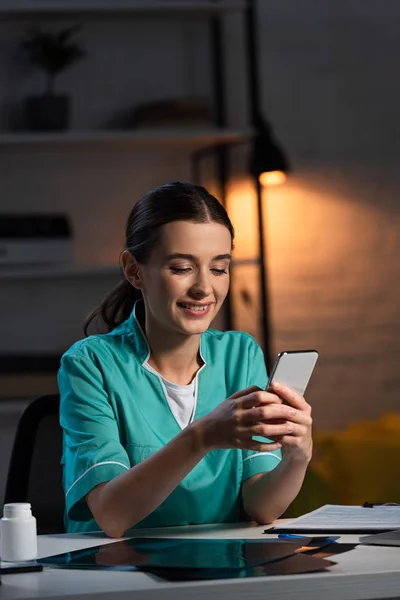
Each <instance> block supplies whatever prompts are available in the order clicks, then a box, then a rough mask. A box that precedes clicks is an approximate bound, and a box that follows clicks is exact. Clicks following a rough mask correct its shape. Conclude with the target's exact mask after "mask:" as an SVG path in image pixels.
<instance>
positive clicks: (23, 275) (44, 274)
mask: <svg viewBox="0 0 400 600" xmlns="http://www.w3.org/2000/svg"><path fill="white" fill-rule="evenodd" d="M118 273H119V266H118V265H75V264H53V265H45V266H42V265H32V266H30V267H29V266H25V267H23V268H22V267H21V268H19V267H4V266H0V281H7V280H14V281H15V280H18V281H20V280H21V279H35V280H41V279H79V278H81V277H85V278H87V277H99V276H101V277H104V276H108V275H118Z"/></svg>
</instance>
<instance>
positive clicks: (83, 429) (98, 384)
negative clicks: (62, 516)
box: [58, 355, 130, 521]
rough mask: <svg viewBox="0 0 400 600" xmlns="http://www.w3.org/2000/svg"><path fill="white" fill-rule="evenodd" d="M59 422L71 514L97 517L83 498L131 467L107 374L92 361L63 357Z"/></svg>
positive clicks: (79, 518)
mask: <svg viewBox="0 0 400 600" xmlns="http://www.w3.org/2000/svg"><path fill="white" fill-rule="evenodd" d="M58 386H59V390H60V395H61V403H60V423H61V426H62V428H63V432H64V443H63V459H62V463H63V467H64V475H63V484H64V491H65V503H66V511H67V515H68V517H69V518H70V519H72V520H74V521H88V520H90V519H92V518H93V515H92V513H91V512H90V509H89V507H88V506H87V504H86V501H85V495H86V494H87V493H88V492H90V490H92V489H93V488H94V487H95V486H96V485H98V484H99V483H103V482H105V481H109V480H110V479H113V478H114V477H116V476H117V475H119V474H120V473H122V472H124V471H126V470H127V469H129V468H130V462H129V458H128V455H127V453H126V451H125V449H124V447H123V446H122V444H121V441H120V436H119V428H118V423H117V420H116V416H115V413H114V410H113V408H112V406H111V404H110V401H109V398H108V395H107V392H106V390H105V386H104V383H103V375H102V373H101V371H100V369H99V368H98V367H97V365H96V364H95V362H94V360H92V359H91V358H88V357H85V356H76V355H65V356H64V357H63V359H62V362H61V368H60V370H59V373H58Z"/></svg>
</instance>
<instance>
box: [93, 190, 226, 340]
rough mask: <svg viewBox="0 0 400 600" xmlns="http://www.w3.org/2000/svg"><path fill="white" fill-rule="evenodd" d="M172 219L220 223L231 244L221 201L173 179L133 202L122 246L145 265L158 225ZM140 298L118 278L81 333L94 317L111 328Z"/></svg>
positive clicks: (160, 225)
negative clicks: (226, 230)
mask: <svg viewBox="0 0 400 600" xmlns="http://www.w3.org/2000/svg"><path fill="white" fill-rule="evenodd" d="M173 221H192V222H194V223H208V222H210V221H213V222H215V223H220V224H221V225H224V226H225V227H226V228H227V229H228V230H229V232H230V234H231V237H232V244H233V238H234V230H233V226H232V223H231V221H230V219H229V217H228V215H227V213H226V210H225V208H224V207H223V206H222V204H221V203H220V202H219V201H218V200H217V199H216V198H215V197H214V196H212V195H211V194H210V193H209V192H208V191H207V190H206V189H205V188H204V187H202V186H200V185H194V184H192V183H187V182H180V181H177V182H174V183H167V184H165V185H161V186H160V187H157V188H155V189H154V190H151V191H150V192H148V193H147V194H145V195H144V196H143V197H142V198H140V200H138V202H137V203H136V204H135V205H134V207H133V209H132V210H131V213H130V215H129V217H128V220H127V223H126V229H125V238H126V241H125V249H126V250H129V252H131V254H132V255H133V256H134V257H135V258H136V260H137V261H138V262H139V263H141V264H146V262H147V261H148V260H149V257H150V254H151V252H152V250H153V249H154V248H155V247H156V246H157V244H158V243H159V240H160V233H161V228H162V226H163V225H166V224H167V223H171V222H173ZM141 297H142V294H141V292H140V290H137V289H135V288H134V287H133V286H132V285H131V284H130V283H129V281H127V280H126V279H124V280H123V281H121V282H120V283H119V284H118V285H117V286H116V287H115V288H114V289H113V290H111V292H109V293H108V294H107V296H106V297H105V298H104V300H103V302H102V304H101V305H100V306H98V307H97V308H95V309H94V310H93V311H92V312H91V313H90V314H89V315H88V317H87V319H86V321H85V324H84V332H85V335H88V328H89V325H90V324H91V323H92V322H93V321H95V320H96V321H97V319H98V318H101V319H102V320H103V321H104V323H105V324H106V327H107V331H112V330H113V329H115V327H117V326H118V325H119V324H120V323H122V322H123V321H125V319H127V318H128V317H129V315H130V313H131V311H132V308H133V305H134V304H135V302H136V300H138V299H139V298H141Z"/></svg>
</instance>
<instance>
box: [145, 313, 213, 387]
mask: <svg viewBox="0 0 400 600" xmlns="http://www.w3.org/2000/svg"><path fill="white" fill-rule="evenodd" d="M135 321H136V323H137V326H138V327H139V329H140V332H141V334H142V336H143V340H144V342H145V344H146V346H147V356H146V357H145V359H144V361H143V362H142V367H144V366H145V363H147V362H148V360H149V358H150V354H151V350H150V346H149V343H148V341H147V337H146V334H145V332H144V331H143V329H142V326H141V324H140V323H139V319H138V318H137V316H136V306H135ZM201 336H202V334H200V345H199V352H200V358H201V360H202V361H203V363H204V364H203V365H202V366H201V367H200V369H199V370H198V371H197V374H196V377H197V375H198V374H199V373H200V371H201V370H202V369H203V367H205V366H206V364H207V361H206V360H205V358H204V356H203V355H202V353H201Z"/></svg>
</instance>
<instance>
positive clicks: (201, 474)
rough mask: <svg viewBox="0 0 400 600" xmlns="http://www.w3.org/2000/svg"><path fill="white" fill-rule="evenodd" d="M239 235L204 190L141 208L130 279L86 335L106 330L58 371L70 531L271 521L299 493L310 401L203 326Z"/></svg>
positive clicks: (169, 192) (190, 189)
mask: <svg viewBox="0 0 400 600" xmlns="http://www.w3.org/2000/svg"><path fill="white" fill-rule="evenodd" d="M233 237H234V232H233V228H232V224H231V222H230V221H229V218H228V216H227V214H226V212H225V210H224V208H223V207H222V205H221V204H220V203H219V202H218V201H217V200H216V199H215V198H214V197H213V196H212V195H211V194H209V193H208V192H207V191H206V190H205V189H204V188H202V187H200V186H195V185H191V184H189V183H180V182H177V183H171V184H167V185H163V186H161V187H159V188H157V189H155V190H153V191H151V192H149V193H148V194H147V195H145V196H144V197H143V198H141V199H140V200H139V201H138V202H137V203H136V204H135V206H134V207H133V210H132V212H131V214H130V216H129V218H128V222H127V226H126V248H125V250H124V252H123V253H122V255H121V263H122V270H123V274H124V280H123V282H122V283H120V284H119V285H118V286H117V288H116V289H115V290H113V291H112V292H111V293H110V294H109V295H108V296H107V297H106V298H105V300H104V302H103V304H102V305H101V307H100V308H98V309H96V310H95V311H94V312H93V313H92V314H91V315H90V316H89V319H88V321H87V323H86V327H85V333H87V327H88V325H89V324H90V323H91V322H92V321H93V320H94V319H96V318H97V317H101V318H102V319H103V321H104V322H105V323H106V325H107V327H108V333H105V334H98V335H92V336H90V337H87V338H86V339H84V340H81V341H79V342H77V343H76V344H74V345H73V346H72V347H71V348H70V349H69V350H68V351H67V352H66V353H65V354H64V356H63V358H62V362H61V368H60V371H59V388H60V393H61V409H60V410H61V415H60V420H61V425H62V427H63V429H64V453H63V465H64V487H65V495H66V526H67V531H70V532H73V531H93V530H99V529H100V530H103V531H104V532H105V533H106V534H107V535H109V536H111V537H119V536H121V535H123V534H124V533H125V532H126V531H127V530H128V529H130V528H131V527H159V526H170V525H186V524H192V523H216V522H234V521H238V520H240V519H243V518H244V514H243V510H244V513H245V518H246V516H247V518H251V519H254V520H256V521H258V522H259V523H270V522H271V521H273V520H274V519H276V518H278V517H279V516H280V515H281V514H282V513H283V512H284V511H285V509H286V508H287V507H288V505H289V504H290V503H291V502H292V500H293V499H294V498H295V496H296V495H297V493H298V491H299V489H300V487H301V484H302V482H303V478H304V475H305V471H306V468H307V465H308V462H309V461H310V458H311V451H312V439H311V416H310V413H311V410H310V407H309V405H308V404H307V403H306V401H305V400H304V398H302V397H300V396H299V395H297V394H295V393H294V392H293V391H291V390H289V389H288V388H285V387H283V386H279V387H277V388H275V389H274V390H273V393H269V392H266V391H264V390H265V387H266V384H267V381H268V378H267V374H266V370H265V365H264V360H263V354H262V351H261V349H260V347H259V346H258V345H257V344H256V342H255V340H254V339H253V338H252V337H251V336H249V335H248V334H246V333H242V332H236V331H229V332H220V331H216V330H211V329H208V328H209V325H210V323H211V321H212V320H213V319H214V317H215V316H216V315H217V313H218V311H219V310H220V308H221V306H222V304H223V301H224V299H225V297H226V295H227V293H228V288H229V264H230V260H231V251H232V248H233ZM138 298H140V300H137V299H138ZM282 400H285V401H286V402H288V403H289V405H286V404H285V403H283V402H282ZM265 438H267V439H265ZM281 448H282V449H283V450H284V452H283V458H281Z"/></svg>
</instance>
